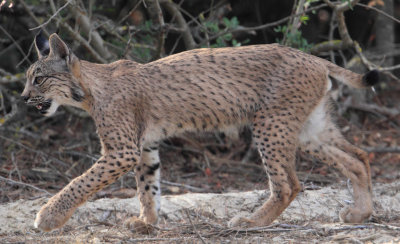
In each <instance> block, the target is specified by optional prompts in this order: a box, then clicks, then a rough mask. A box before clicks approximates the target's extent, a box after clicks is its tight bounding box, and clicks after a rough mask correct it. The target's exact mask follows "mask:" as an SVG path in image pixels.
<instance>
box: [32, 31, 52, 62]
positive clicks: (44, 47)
mask: <svg viewBox="0 0 400 244" xmlns="http://www.w3.org/2000/svg"><path fill="white" fill-rule="evenodd" d="M35 47H36V52H37V54H38V57H39V59H40V58H42V57H43V56H47V55H49V53H50V46H49V41H48V40H47V38H46V37H45V36H43V34H42V32H41V31H40V32H39V33H38V34H37V35H36V36H35Z"/></svg>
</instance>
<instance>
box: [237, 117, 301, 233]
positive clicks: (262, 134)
mask: <svg viewBox="0 0 400 244" xmlns="http://www.w3.org/2000/svg"><path fill="white" fill-rule="evenodd" d="M284 115H285V113H281V114H279V115H277V117H281V118H282V116H284ZM258 118H260V119H257V120H255V123H254V125H253V138H254V141H255V145H256V146H257V148H258V150H259V152H260V156H261V158H262V162H263V165H264V167H265V169H266V171H267V174H268V176H269V186H270V190H271V195H270V198H269V199H268V201H267V202H266V203H264V204H263V205H262V206H261V207H260V208H259V209H258V210H256V211H255V212H254V213H253V214H252V215H251V216H250V217H249V218H243V217H239V216H237V217H234V218H233V219H232V220H231V221H230V223H229V224H230V225H231V226H244V227H253V226H266V225H269V224H271V223H272V222H273V221H274V220H275V219H276V218H277V217H278V216H279V215H280V214H281V213H282V212H283V211H284V210H285V209H286V207H287V206H288V205H289V204H290V202H291V201H292V200H293V199H294V198H295V197H296V195H297V193H298V192H299V191H300V183H299V181H298V179H297V176H296V173H295V168H294V159H295V150H296V145H297V131H298V130H299V128H298V126H297V125H296V124H295V123H294V122H281V121H280V119H274V118H271V120H270V121H265V120H264V119H263V118H264V116H263V114H262V113H261V112H259V114H258ZM286 121H296V120H295V118H292V119H291V120H286Z"/></svg>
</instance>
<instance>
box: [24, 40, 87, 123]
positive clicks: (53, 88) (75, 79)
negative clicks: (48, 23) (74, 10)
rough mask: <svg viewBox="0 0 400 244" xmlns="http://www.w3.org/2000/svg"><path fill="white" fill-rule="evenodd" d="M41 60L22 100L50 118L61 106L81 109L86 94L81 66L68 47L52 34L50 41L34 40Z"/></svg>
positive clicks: (29, 74)
mask: <svg viewBox="0 0 400 244" xmlns="http://www.w3.org/2000/svg"><path fill="white" fill-rule="evenodd" d="M35 46H36V51H37V53H38V56H39V60H38V61H36V62H35V63H34V64H32V65H31V66H30V67H29V69H28V71H27V72H26V77H27V81H26V85H25V89H24V91H23V92H22V94H21V96H22V98H23V99H24V100H25V102H26V103H27V104H29V105H34V106H36V108H37V109H38V110H39V112H40V113H42V114H44V115H46V116H50V115H52V114H53V113H54V112H55V111H56V110H57V108H58V106H59V105H63V104H65V105H72V106H76V107H81V106H82V105H81V104H82V101H83V100H84V98H85V92H84V90H83V88H82V86H81V84H80V79H81V78H80V62H79V59H78V58H77V57H76V56H75V55H74V54H73V53H72V52H71V50H70V49H69V48H68V47H67V45H66V44H65V43H64V42H63V41H62V40H61V39H60V38H59V37H58V35H57V34H52V35H51V36H50V38H49V40H47V39H46V38H45V37H43V36H42V35H41V34H39V35H37V36H36V38H35Z"/></svg>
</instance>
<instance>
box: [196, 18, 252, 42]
mask: <svg viewBox="0 0 400 244" xmlns="http://www.w3.org/2000/svg"><path fill="white" fill-rule="evenodd" d="M203 24H204V26H205V31H206V32H207V33H208V34H211V35H218V34H220V33H225V32H226V34H223V35H221V36H219V37H218V38H217V39H216V40H215V43H213V44H211V45H210V47H214V48H215V47H227V46H233V47H239V46H241V45H242V44H246V43H248V42H249V40H248V39H246V40H244V41H242V42H239V41H238V40H236V39H235V38H234V37H233V35H232V33H229V32H228V31H229V30H234V29H236V28H238V26H239V20H238V18H237V17H232V18H231V19H228V18H226V17H224V18H223V19H222V23H218V22H217V21H205V22H204V23H203ZM202 47H206V45H203V46H202Z"/></svg>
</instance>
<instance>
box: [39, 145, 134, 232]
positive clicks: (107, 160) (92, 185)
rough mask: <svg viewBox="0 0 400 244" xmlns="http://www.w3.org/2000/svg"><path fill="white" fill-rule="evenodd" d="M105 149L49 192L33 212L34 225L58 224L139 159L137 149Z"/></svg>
mask: <svg viewBox="0 0 400 244" xmlns="http://www.w3.org/2000/svg"><path fill="white" fill-rule="evenodd" d="M127 148H129V150H125V151H118V152H108V153H107V154H106V155H104V156H102V157H101V158H100V159H99V160H98V161H97V162H96V163H95V164H94V165H93V166H92V167H91V168H90V169H88V170H87V171H86V172H85V173H84V174H82V175H81V176H79V177H77V178H75V179H74V180H73V181H71V182H70V183H69V184H68V185H67V186H66V187H64V189H62V190H61V191H60V192H59V193H57V194H56V195H55V196H53V197H52V198H51V199H50V200H49V202H48V203H47V204H46V205H44V206H43V207H42V208H41V210H40V211H39V213H38V214H37V216H36V220H35V223H34V226H35V227H36V228H40V229H42V230H44V231H50V230H52V229H55V228H60V227H61V226H63V225H64V224H65V222H67V220H68V219H69V218H70V217H71V215H72V214H73V213H74V211H75V209H76V208H77V207H78V206H80V205H81V204H83V203H84V202H85V201H86V200H87V199H88V198H89V197H90V196H91V195H92V194H93V193H95V192H97V191H99V190H100V189H101V188H103V187H105V186H107V185H109V184H111V183H113V182H114V181H115V180H117V179H118V178H119V177H120V176H121V175H123V174H125V173H126V172H127V171H129V170H130V169H131V168H132V167H133V166H135V165H136V164H137V162H139V155H140V154H139V151H138V150H137V149H132V146H127Z"/></svg>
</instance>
